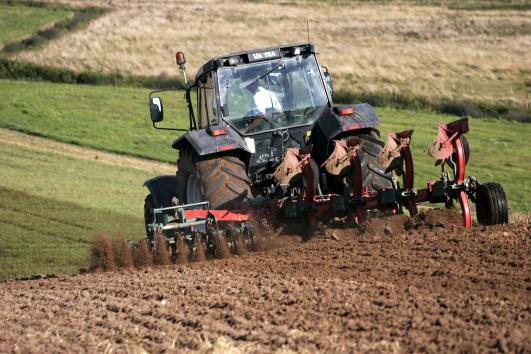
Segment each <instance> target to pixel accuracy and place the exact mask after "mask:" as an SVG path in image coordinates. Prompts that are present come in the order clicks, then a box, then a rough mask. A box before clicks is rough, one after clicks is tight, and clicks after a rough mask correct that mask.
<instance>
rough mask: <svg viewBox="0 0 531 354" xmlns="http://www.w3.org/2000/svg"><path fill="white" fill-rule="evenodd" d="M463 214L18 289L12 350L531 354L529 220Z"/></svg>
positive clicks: (13, 289) (3, 335)
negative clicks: (470, 218) (483, 219)
mask: <svg viewBox="0 0 531 354" xmlns="http://www.w3.org/2000/svg"><path fill="white" fill-rule="evenodd" d="M454 219H455V216H453V215H450V214H449V213H447V212H446V211H431V212H426V213H425V214H422V215H421V216H420V217H416V218H414V219H409V218H407V217H404V216H395V217H392V218H387V219H375V220H373V221H370V222H369V225H368V227H367V229H366V230H365V232H360V231H359V230H357V229H354V228H342V227H340V225H327V227H326V228H323V229H321V230H319V231H318V232H317V233H316V235H315V236H314V237H313V238H311V239H310V240H308V241H305V242H303V241H302V239H301V238H300V237H297V236H292V235H284V236H278V237H277V239H278V243H279V244H280V245H281V247H277V248H274V247H269V249H268V250H265V251H261V252H252V253H248V254H246V255H243V256H231V257H229V258H226V259H220V260H212V261H202V262H193V263H187V264H170V265H166V266H144V267H140V268H134V267H133V266H132V264H133V263H134V262H135V261H134V260H129V261H128V262H129V263H127V262H121V263H122V264H123V266H124V267H127V268H119V270H117V271H110V272H95V273H87V274H82V275H78V276H72V277H59V278H51V279H35V280H29V281H10V282H6V283H3V284H0V294H2V301H0V318H1V319H2V320H1V321H0V352H56V351H67V352H77V351H90V352H94V351H101V352H111V351H115V352H131V353H135V352H136V353H142V352H186V351H200V352H219V353H225V352H233V353H238V352H273V351H275V352H323V353H329V352H404V353H409V352H516V353H529V352H531V339H530V338H531V280H530V278H531V269H530V249H529V245H530V240H531V225H529V224H511V225H504V226H493V227H484V226H475V227H473V228H471V229H464V228H461V227H456V226H453V224H454ZM458 221H459V220H457V222H458ZM457 222H455V223H457ZM289 232H293V230H291V231H290V230H287V229H286V230H284V233H289ZM271 233H273V230H271ZM110 247H112V245H111V246H110Z"/></svg>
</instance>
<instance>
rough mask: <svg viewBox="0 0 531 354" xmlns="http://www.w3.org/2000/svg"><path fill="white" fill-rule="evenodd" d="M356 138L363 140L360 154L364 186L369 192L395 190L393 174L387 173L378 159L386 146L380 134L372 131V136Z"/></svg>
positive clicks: (366, 135)
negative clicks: (385, 189) (386, 189)
mask: <svg viewBox="0 0 531 354" xmlns="http://www.w3.org/2000/svg"><path fill="white" fill-rule="evenodd" d="M356 137H358V138H359V139H360V140H361V149H360V150H358V151H359V152H358V153H359V157H360V160H361V171H362V176H363V186H364V187H365V186H367V187H368V188H369V191H379V190H382V189H384V188H393V182H392V173H391V172H389V173H385V167H384V166H382V165H380V164H379V163H378V161H377V159H376V157H377V156H378V154H379V153H380V151H381V150H382V148H383V147H384V145H385V144H384V143H383V142H382V141H381V140H380V137H379V136H378V133H376V132H375V131H371V133H370V134H360V135H356Z"/></svg>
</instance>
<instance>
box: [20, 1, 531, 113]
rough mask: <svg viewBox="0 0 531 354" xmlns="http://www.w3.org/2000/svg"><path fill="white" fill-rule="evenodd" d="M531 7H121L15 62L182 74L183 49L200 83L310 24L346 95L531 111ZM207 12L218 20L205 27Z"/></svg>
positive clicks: (301, 33) (295, 38)
mask: <svg viewBox="0 0 531 354" xmlns="http://www.w3.org/2000/svg"><path fill="white" fill-rule="evenodd" d="M66 2H67V3H73V4H84V2H82V1H80V0H66ZM528 3H529V1H527V2H525V1H523V0H518V1H501V0H493V1H473V0H467V1H459V0H450V1H435V0H425V1H423V0H419V1H357V2H353V1H346V0H337V1H324V2H323V1H319V2H318V1H309V0H292V1H277V0H264V1H262V0H260V1H247V2H239V3H238V6H236V7H235V6H234V4H233V3H232V2H230V1H229V2H223V1H222V2H220V1H217V0H202V1H187V2H179V3H175V2H160V3H157V6H151V4H152V1H149V0H137V1H134V2H131V1H128V0H114V1H112V2H111V3H109V6H110V7H111V8H112V13H110V14H108V15H106V16H103V17H102V18H100V19H98V21H97V22H93V23H92V24H90V25H89V26H87V28H85V29H82V30H80V31H76V32H75V33H71V34H68V35H66V36H64V37H62V38H60V39H58V40H56V41H53V42H52V43H49V44H48V45H47V46H45V47H43V48H41V49H39V50H37V51H27V52H22V53H19V54H18V55H17V56H16V58H18V59H24V60H29V61H31V62H33V63H39V64H47V65H51V66H61V67H66V68H70V69H74V70H77V71H85V70H92V71H98V72H121V73H127V74H135V75H159V74H166V75H172V76H176V75H178V70H177V68H176V66H175V62H174V60H172V56H173V53H175V51H177V50H180V51H183V52H184V53H186V55H187V58H188V65H187V66H188V69H189V73H190V74H193V73H194V72H195V70H197V69H198V68H199V66H200V65H202V64H203V63H204V61H206V60H208V59H210V58H212V57H214V56H216V55H218V54H221V53H228V52H231V51H240V50H244V49H252V48H262V47H267V46H272V45H277V44H280V43H290V42H300V41H304V40H306V38H307V33H306V23H307V20H308V19H309V20H310V38H311V40H312V41H313V42H314V43H315V44H316V45H317V48H318V51H319V53H320V57H321V63H322V64H323V65H326V66H327V67H328V68H329V69H330V71H331V73H332V75H333V77H334V81H335V84H336V85H335V87H336V89H338V90H342V91H348V92H351V93H356V94H359V93H361V92H369V93H372V94H374V95H375V96H377V97H383V98H387V99H391V98H392V97H393V95H400V96H402V97H405V98H406V99H412V100H414V101H417V100H418V99H419V98H420V99H422V100H425V101H428V102H430V104H436V103H437V102H439V101H445V102H452V101H454V100H457V101H460V100H466V101H472V102H475V103H480V104H481V105H486V104H488V105H494V104H496V105H499V106H503V107H517V108H518V109H521V110H528V109H527V108H526V107H528V106H527V102H528V95H529V88H530V85H531V82H530V81H529V77H530V72H531V65H530V62H529V60H527V61H526V60H522V59H523V58H528V57H529V56H530V49H529V48H531V36H530V35H529V34H530V33H531V19H530V16H529V13H528V11H523V10H525V9H529V5H528ZM415 5H420V6H415ZM432 5H433V6H432ZM147 8H149V14H150V16H146V9H147ZM199 8H200V9H201V17H204V18H209V19H212V20H211V21H210V20H209V21H197V17H198V11H199V10H198V9H199ZM487 9H491V10H487ZM518 10H521V11H518ZM339 13H340V14H341V15H342V16H341V19H340V20H339V19H338V14H339ZM183 23H186V24H187V25H186V28H183V26H182V24H183ZM139 29H141V30H139Z"/></svg>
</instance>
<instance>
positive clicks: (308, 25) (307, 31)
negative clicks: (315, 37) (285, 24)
mask: <svg viewBox="0 0 531 354" xmlns="http://www.w3.org/2000/svg"><path fill="white" fill-rule="evenodd" d="M306 33H307V34H308V42H309V41H310V20H309V19H306Z"/></svg>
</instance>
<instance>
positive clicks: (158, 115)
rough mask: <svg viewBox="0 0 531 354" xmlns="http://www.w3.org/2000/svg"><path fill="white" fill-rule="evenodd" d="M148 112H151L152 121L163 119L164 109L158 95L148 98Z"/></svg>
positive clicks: (156, 121)
mask: <svg viewBox="0 0 531 354" xmlns="http://www.w3.org/2000/svg"><path fill="white" fill-rule="evenodd" d="M149 113H151V121H152V122H153V123H158V122H162V120H163V119H164V109H163V107H162V99H161V98H160V97H150V98H149Z"/></svg>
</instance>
